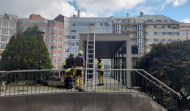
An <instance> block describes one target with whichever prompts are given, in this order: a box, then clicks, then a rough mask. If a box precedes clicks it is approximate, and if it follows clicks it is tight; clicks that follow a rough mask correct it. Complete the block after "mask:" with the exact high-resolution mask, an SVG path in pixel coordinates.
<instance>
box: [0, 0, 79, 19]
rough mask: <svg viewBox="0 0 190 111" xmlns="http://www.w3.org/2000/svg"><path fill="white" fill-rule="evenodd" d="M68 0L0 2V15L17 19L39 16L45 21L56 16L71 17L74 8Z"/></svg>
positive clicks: (9, 0)
mask: <svg viewBox="0 0 190 111" xmlns="http://www.w3.org/2000/svg"><path fill="white" fill-rule="evenodd" d="M68 1H69V0H2V1H1V3H0V13H1V14H3V13H8V14H15V15H18V16H19V17H29V15H30V14H32V13H34V14H40V15H41V16H43V17H45V18H47V19H54V18H55V17H56V16H57V15H59V14H63V15H65V16H72V15H73V14H76V13H77V11H76V10H75V8H74V6H72V5H70V4H69V3H68Z"/></svg>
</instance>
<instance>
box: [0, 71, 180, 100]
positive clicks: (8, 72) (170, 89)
mask: <svg viewBox="0 0 190 111" xmlns="http://www.w3.org/2000/svg"><path fill="white" fill-rule="evenodd" d="M75 69H76V68H75ZM64 70H65V69H43V70H36V69H31V70H13V71H0V73H7V74H4V75H2V76H0V78H2V77H4V76H6V75H8V74H10V73H18V72H45V71H64ZM77 70H98V69H95V68H84V69H77ZM104 71H136V72H137V73H140V72H139V71H142V72H144V73H145V74H146V75H148V76H149V77H151V78H152V79H154V80H155V81H156V82H158V83H159V84H161V85H163V86H164V87H166V88H167V89H168V90H169V91H171V92H173V93H174V94H176V95H178V97H180V96H181V95H180V94H179V93H177V92H176V91H174V90H173V89H172V88H170V87H168V86H167V85H166V84H164V83H163V82H161V81H160V80H158V79H157V78H155V77H154V76H152V75H151V74H149V73H148V72H146V71H145V70H143V69H104ZM141 74H142V73H141ZM146 79H147V78H146ZM151 82H152V81H151ZM155 84H156V83H155Z"/></svg>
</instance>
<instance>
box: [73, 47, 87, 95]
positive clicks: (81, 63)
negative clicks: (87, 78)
mask: <svg viewBox="0 0 190 111" xmlns="http://www.w3.org/2000/svg"><path fill="white" fill-rule="evenodd" d="M82 55H83V51H82V50H80V51H79V52H78V56H77V57H75V69H76V76H75V89H76V90H78V91H80V92H81V91H83V68H84V67H85V60H84V57H83V56H82Z"/></svg>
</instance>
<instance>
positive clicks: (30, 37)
mask: <svg viewBox="0 0 190 111" xmlns="http://www.w3.org/2000/svg"><path fill="white" fill-rule="evenodd" d="M38 32H39V30H38V27H37V26H34V27H31V28H27V29H26V31H25V32H18V33H17V34H16V35H13V36H12V37H11V39H10V41H9V44H7V46H6V49H5V51H4V52H3V54H2V59H1V61H0V65H1V67H0V68H1V70H17V69H20V70H25V69H37V68H38V66H39V64H38V61H39V49H40V37H42V35H41V34H39V33H38ZM41 67H42V69H51V68H52V67H53V65H52V64H51V60H50V57H49V53H48V49H47V46H46V45H45V42H44V41H43V39H42V40H41Z"/></svg>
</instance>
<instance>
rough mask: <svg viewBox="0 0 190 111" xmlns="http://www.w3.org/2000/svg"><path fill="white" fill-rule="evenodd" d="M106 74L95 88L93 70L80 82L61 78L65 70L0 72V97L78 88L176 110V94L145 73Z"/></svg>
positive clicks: (58, 91)
mask: <svg viewBox="0 0 190 111" xmlns="http://www.w3.org/2000/svg"><path fill="white" fill-rule="evenodd" d="M78 70H81V69H78ZM86 70H95V71H94V72H95V73H94V74H85V72H86ZM106 70H109V71H111V73H110V74H108V73H106V74H103V85H102V84H99V75H98V72H97V69H83V72H84V73H83V79H82V78H81V81H80V80H79V79H76V75H75V77H74V76H73V75H72V76H71V75H67V74H65V70H51V69H50V70H49V69H48V70H16V71H0V96H12V95H31V94H42V93H63V92H78V91H81V90H79V89H80V88H81V89H83V91H84V92H92V93H93V92H99V93H141V94H145V95H148V97H150V98H151V99H153V100H154V101H156V102H157V103H158V104H160V105H161V106H163V107H164V108H166V109H168V110H171V111H175V110H177V107H178V106H177V99H178V98H179V97H180V94H179V93H177V92H175V91H174V90H173V89H171V88H170V87H168V86H167V85H165V84H164V83H163V82H161V81H159V80H158V79H156V78H155V77H153V76H152V75H151V74H149V73H148V72H146V71H144V70H142V69H104V71H106ZM68 77H70V78H69V79H68ZM65 78H67V80H69V84H67V85H68V86H64V83H66V82H65V81H66V79H65ZM64 80H65V81H64ZM77 81H78V82H79V84H80V82H82V83H81V84H82V86H80V85H79V87H78V88H75V86H77V85H76V82H77ZM129 83H130V85H129Z"/></svg>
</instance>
